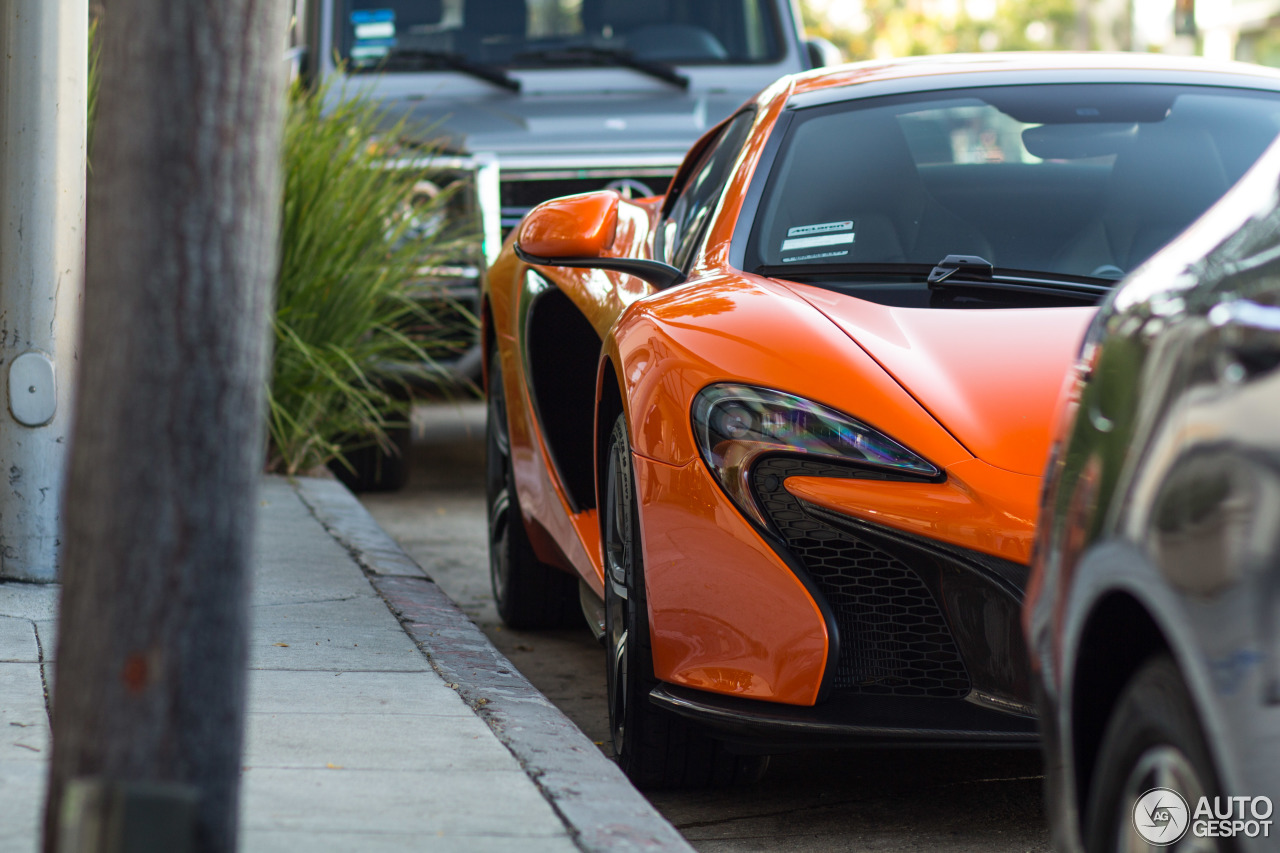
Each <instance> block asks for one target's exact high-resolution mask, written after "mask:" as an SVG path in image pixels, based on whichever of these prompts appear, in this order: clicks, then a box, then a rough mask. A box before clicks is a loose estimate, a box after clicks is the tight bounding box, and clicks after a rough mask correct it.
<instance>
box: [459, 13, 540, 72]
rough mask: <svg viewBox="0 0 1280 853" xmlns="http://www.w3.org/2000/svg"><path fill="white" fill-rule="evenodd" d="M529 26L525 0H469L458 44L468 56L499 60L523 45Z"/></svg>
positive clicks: (492, 60)
mask: <svg viewBox="0 0 1280 853" xmlns="http://www.w3.org/2000/svg"><path fill="white" fill-rule="evenodd" d="M528 28H529V6H528V3H527V2H526V0H470V2H468V3H467V5H466V9H465V11H464V18H463V22H462V29H461V30H460V31H459V32H458V37H457V44H458V47H459V48H460V49H461V50H462V51H464V52H465V53H466V54H468V55H469V56H472V57H477V58H480V59H483V60H485V61H487V62H501V61H505V60H509V59H510V58H511V56H512V55H513V54H514V53H515V52H517V49H518V48H520V47H522V46H523V45H524V43H525V35H526V33H527V32H528Z"/></svg>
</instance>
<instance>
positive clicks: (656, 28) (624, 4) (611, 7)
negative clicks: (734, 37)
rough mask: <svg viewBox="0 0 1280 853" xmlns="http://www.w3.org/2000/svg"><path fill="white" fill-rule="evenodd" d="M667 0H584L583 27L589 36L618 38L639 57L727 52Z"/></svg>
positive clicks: (722, 54)
mask: <svg viewBox="0 0 1280 853" xmlns="http://www.w3.org/2000/svg"><path fill="white" fill-rule="evenodd" d="M672 5H673V4H672V3H671V2H669V0H647V2H637V0H583V2H582V30H583V32H584V33H586V34H587V35H588V36H591V37H595V38H602V39H607V40H612V39H621V40H622V41H623V43H624V44H625V45H626V48H627V49H628V50H630V51H631V52H632V53H634V54H635V55H636V56H638V57H640V58H642V59H653V60H657V61H671V60H679V59H693V60H697V59H726V58H728V55H729V52H728V51H727V50H726V49H725V47H724V45H723V44H721V42H720V40H719V39H717V38H716V37H715V35H714V34H713V33H712V32H711V31H710V30H708V29H706V28H705V27H702V26H698V25H697V24H695V23H690V22H686V21H680V20H677V15H676V11H677V10H676V9H674V8H672Z"/></svg>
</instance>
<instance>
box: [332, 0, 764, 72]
mask: <svg viewBox="0 0 1280 853" xmlns="http://www.w3.org/2000/svg"><path fill="white" fill-rule="evenodd" d="M772 9H773V4H772V3H769V2H765V0H345V2H342V3H339V14H340V19H339V27H340V31H341V32H342V38H341V40H340V51H341V54H342V57H343V58H344V59H346V60H347V61H348V63H349V67H350V68H351V69H352V70H355V71H363V70H374V69H377V68H379V67H382V66H384V65H386V67H387V69H388V70H392V71H394V70H435V68H437V67H438V68H440V69H445V68H449V67H451V66H450V65H449V64H448V63H447V62H445V61H443V59H442V60H441V62H440V63H439V64H438V65H437V66H432V65H431V64H430V63H428V62H426V61H425V60H426V59H429V58H430V57H432V56H435V57H451V58H454V60H455V61H454V63H453V66H452V67H454V68H455V70H456V67H457V62H456V60H457V59H461V60H462V61H464V62H466V63H469V64H471V65H494V66H502V67H507V68H537V67H565V66H574V65H583V64H591V65H610V64H618V57H619V56H622V57H629V58H634V59H640V60H647V61H649V62H659V63H673V62H678V63H681V64H722V65H728V64H744V63H755V62H772V61H775V60H776V59H777V58H778V55H779V53H780V45H781V39H780V37H779V34H778V22H777V20H776V19H775V16H774V14H773V12H772ZM397 54H402V55H412V56H413V57H414V58H415V60H417V63H416V64H409V65H405V64H397V63H394V62H388V60H393V59H395V58H396V56H397Z"/></svg>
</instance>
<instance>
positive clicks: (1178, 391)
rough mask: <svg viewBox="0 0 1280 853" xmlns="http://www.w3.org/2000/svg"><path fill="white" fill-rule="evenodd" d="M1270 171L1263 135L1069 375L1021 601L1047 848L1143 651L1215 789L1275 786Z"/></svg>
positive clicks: (1275, 460)
mask: <svg viewBox="0 0 1280 853" xmlns="http://www.w3.org/2000/svg"><path fill="white" fill-rule="evenodd" d="M1278 175H1280V148H1276V147H1273V148H1272V149H1270V151H1269V152H1268V154H1267V155H1266V156H1264V158H1263V159H1262V160H1261V161H1260V162H1259V163H1258V165H1256V166H1255V167H1254V169H1253V170H1251V171H1250V172H1249V173H1248V174H1246V176H1245V177H1244V179H1243V180H1242V181H1241V182H1240V184H1238V185H1237V187H1236V188H1235V189H1234V190H1233V191H1232V192H1231V193H1229V194H1228V195H1227V196H1226V197H1224V199H1223V200H1222V201H1221V202H1219V204H1218V205H1216V206H1215V207H1214V208H1213V209H1211V211H1210V212H1209V213H1208V214H1206V216H1205V217H1204V218H1203V219H1202V220H1200V222H1198V223H1197V224H1196V225H1195V226H1193V227H1192V229H1190V230H1189V231H1188V232H1187V233H1186V234H1185V235H1183V237H1182V238H1180V240H1179V241H1177V242H1176V243H1174V244H1173V245H1171V246H1170V247H1168V248H1167V249H1165V250H1164V251H1163V252H1161V253H1159V254H1157V255H1156V256H1155V257H1153V258H1152V259H1151V260H1150V261H1149V262H1148V263H1147V264H1146V265H1145V266H1144V267H1143V268H1142V269H1140V270H1139V271H1137V272H1136V273H1135V274H1134V275H1133V276H1132V277H1131V279H1130V280H1129V281H1128V283H1127V284H1125V285H1123V286H1122V287H1120V288H1119V289H1118V290H1117V291H1116V292H1115V293H1114V295H1113V297H1112V298H1111V300H1109V302H1108V304H1107V305H1106V306H1104V308H1103V309H1102V311H1101V312H1100V314H1099V317H1098V320H1097V321H1096V325H1095V327H1094V328H1093V329H1092V330H1091V332H1090V335H1089V337H1088V338H1087V339H1086V343H1085V347H1084V351H1083V352H1082V355H1081V359H1080V363H1079V365H1078V367H1077V373H1078V378H1077V381H1076V382H1075V384H1074V386H1073V387H1072V388H1071V389H1070V391H1069V396H1068V400H1067V403H1066V406H1065V410H1066V411H1065V417H1064V422H1063V425H1062V430H1061V433H1060V438H1061V445H1060V447H1059V448H1058V449H1057V451H1056V453H1055V456H1054V460H1053V462H1052V463H1051V465H1050V469H1049V472H1048V474H1047V476H1046V491H1045V501H1044V506H1043V508H1042V526H1041V528H1040V532H1039V536H1038V540H1037V555H1036V558H1035V560H1034V562H1033V573H1032V580H1031V585H1030V586H1031V588H1030V592H1029V595H1028V601H1027V604H1026V609H1025V614H1024V617H1025V620H1026V628H1027V631H1028V642H1029V645H1030V647H1031V649H1032V663H1033V669H1034V675H1035V680H1036V692H1037V695H1038V697H1039V699H1040V702H1041V709H1042V721H1041V725H1042V731H1043V734H1044V745H1045V751H1046V757H1047V764H1048V766H1047V772H1048V777H1049V794H1050V803H1049V805H1050V811H1051V814H1052V817H1053V824H1054V835H1055V841H1056V843H1057V846H1058V847H1059V849H1063V850H1073V851H1074V850H1080V849H1081V845H1082V842H1081V827H1082V821H1083V812H1084V809H1085V804H1086V803H1087V802H1088V795H1089V784H1090V776H1091V773H1092V770H1093V768H1094V766H1095V763H1096V758H1097V756H1096V750H1097V748H1098V742H1099V739H1100V734H1101V728H1102V726H1104V725H1105V722H1106V718H1107V715H1108V713H1109V710H1110V708H1111V707H1112V705H1113V704H1114V702H1115V701H1116V696H1117V694H1118V692H1119V690H1120V689H1121V688H1122V687H1123V686H1124V683H1125V681H1126V679H1127V677H1128V676H1129V675H1131V674H1132V673H1133V671H1134V670H1135V669H1136V668H1137V666H1139V665H1140V664H1141V663H1142V661H1143V660H1144V659H1146V658H1147V657H1148V656H1150V655H1151V654H1156V653H1161V652H1167V653H1168V654H1169V655H1170V656H1171V657H1172V658H1173V659H1174V661H1175V662H1176V663H1177V665H1178V668H1179V670H1180V672H1181V675H1182V677H1183V680H1184V681H1185V682H1186V684H1187V687H1188V688H1189V691H1190V694H1191V696H1192V699H1193V702H1194V705H1195V709H1196V712H1197V715H1198V717H1199V723H1200V726H1201V729H1202V731H1203V733H1204V735H1205V737H1206V740H1207V741H1208V743H1209V745H1210V749H1211V752H1212V753H1213V756H1214V760H1215V762H1216V767H1215V770H1216V773H1217V775H1218V778H1219V780H1220V782H1221V784H1222V787H1223V788H1224V789H1225V790H1224V793H1225V794H1228V795H1242V796H1259V795H1266V796H1270V797H1271V798H1272V799H1273V801H1274V800H1275V799H1280V761H1278V760H1277V759H1278V758H1280V704H1278V702H1277V700H1280V692H1278V688H1280V680H1278V673H1280V643H1278V642H1277V628H1276V625H1277V618H1278V617H1280V370H1277V367H1278V366H1280V211H1278V210H1277V207H1276V187H1277V176H1278ZM1238 840H1239V841H1243V843H1244V849H1251V850H1253V849H1256V850H1262V849H1271V847H1270V846H1269V845H1272V844H1274V843H1275V842H1274V839H1267V838H1260V839H1252V840H1251V839H1238Z"/></svg>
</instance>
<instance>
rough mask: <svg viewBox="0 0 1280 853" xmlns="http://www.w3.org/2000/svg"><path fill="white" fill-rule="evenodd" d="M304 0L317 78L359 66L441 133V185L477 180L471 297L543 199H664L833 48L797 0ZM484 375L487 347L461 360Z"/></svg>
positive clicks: (363, 81)
mask: <svg viewBox="0 0 1280 853" xmlns="http://www.w3.org/2000/svg"><path fill="white" fill-rule="evenodd" d="M298 2H299V5H300V7H301V5H302V4H303V3H304V0H298ZM305 2H306V3H307V5H309V7H310V8H306V9H302V8H300V9H299V11H300V14H299V16H298V20H299V23H301V24H302V25H303V26H302V27H300V32H299V35H300V36H301V37H303V40H305V46H306V50H305V57H307V59H306V60H305V62H306V66H308V67H306V72H307V73H308V74H310V75H315V76H320V77H330V76H333V75H345V76H346V77H348V78H350V82H351V84H352V85H354V86H355V87H356V88H358V89H359V90H360V91H368V92H370V93H371V94H372V95H373V96H374V97H375V98H377V99H379V100H381V101H382V102H384V104H385V105H386V107H387V108H388V110H389V111H390V114H391V116H392V117H400V116H407V117H408V118H409V120H410V124H411V125H412V126H415V127H423V128H429V131H428V132H429V133H430V134H432V135H433V137H435V138H438V139H443V140H444V141H445V145H446V152H447V155H449V156H446V157H443V158H441V157H436V158H434V160H433V163H434V165H435V166H436V167H438V168H440V169H441V170H442V173H443V175H444V177H443V178H442V181H449V180H460V179H461V180H466V181H468V186H469V189H470V190H471V191H470V192H467V193H465V194H461V195H462V196H463V198H464V199H465V200H467V201H469V202H470V204H471V205H472V211H473V212H478V217H477V218H478V222H479V225H480V230H481V233H482V234H483V243H482V245H480V246H477V247H476V252H475V253H474V254H475V256H474V257H473V258H470V259H468V260H467V261H465V262H462V263H460V264H459V265H458V266H457V268H455V269H453V270H450V271H448V272H450V273H452V282H451V284H450V292H451V293H452V295H453V296H454V297H455V298H458V299H460V300H461V301H462V302H463V303H464V304H465V303H467V302H469V301H472V300H475V299H476V298H477V297H478V287H477V285H478V282H479V277H480V275H481V274H482V270H483V266H484V263H485V262H486V261H491V260H492V259H493V258H494V257H495V256H496V255H497V252H498V249H499V247H500V245H501V242H502V238H503V236H504V235H505V234H506V232H507V231H508V230H509V229H511V228H512V227H514V226H515V224H516V223H517V222H519V221H520V218H521V217H522V216H523V215H524V213H525V212H526V211H527V210H528V209H529V208H531V207H533V206H534V205H535V204H537V203H539V202H541V201H545V200H547V199H549V198H554V197H556V196H561V195H566V194H569V193H576V192H585V191H589V190H597V189H602V188H605V187H613V188H616V189H619V190H621V191H622V193H623V194H624V195H626V196H646V195H657V194H660V193H663V192H665V190H666V186H667V183H668V181H669V180H670V178H671V176H672V175H673V174H674V173H675V169H676V166H677V165H679V163H680V160H681V158H682V157H683V156H684V153H685V152H686V151H687V150H688V149H689V147H690V146H691V145H692V144H693V142H694V141H695V140H696V139H697V138H698V137H699V136H701V135H702V134H703V133H704V132H705V131H707V130H708V129H710V128H711V127H712V126H714V125H715V124H716V123H717V122H719V121H720V120H721V119H723V118H724V117H726V116H728V115H729V114H730V113H731V112H732V111H733V110H734V109H735V108H736V107H737V106H738V105H740V104H741V103H742V102H743V101H744V100H746V99H747V98H748V97H750V96H751V95H753V94H754V93H755V92H757V91H759V90H760V89H762V88H764V87H765V86H767V85H768V84H769V83H770V82H772V81H773V80H774V79H775V78H777V77H779V76H780V75H782V74H787V73H790V72H794V71H800V70H803V69H805V68H809V67H812V66H814V65H819V64H823V63H824V62H825V61H828V60H829V58H830V57H831V53H832V52H833V50H834V49H831V48H830V46H829V45H826V44H824V43H821V42H810V43H807V44H806V43H804V42H802V41H801V38H800V24H799V14H798V12H797V11H796V8H795V4H794V0H305ZM341 88H342V87H341V86H335V87H333V89H332V90H331V91H340V90H341ZM424 189H425V191H426V192H431V191H432V189H433V188H431V187H426V188H424ZM478 368H479V354H478V351H477V350H476V349H474V348H473V349H472V350H471V351H470V352H469V353H467V354H464V355H462V357H461V358H460V359H459V362H458V363H457V365H456V366H455V369H456V370H457V371H458V372H460V373H462V374H464V375H466V374H468V373H472V374H474V373H475V372H477V371H478Z"/></svg>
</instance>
